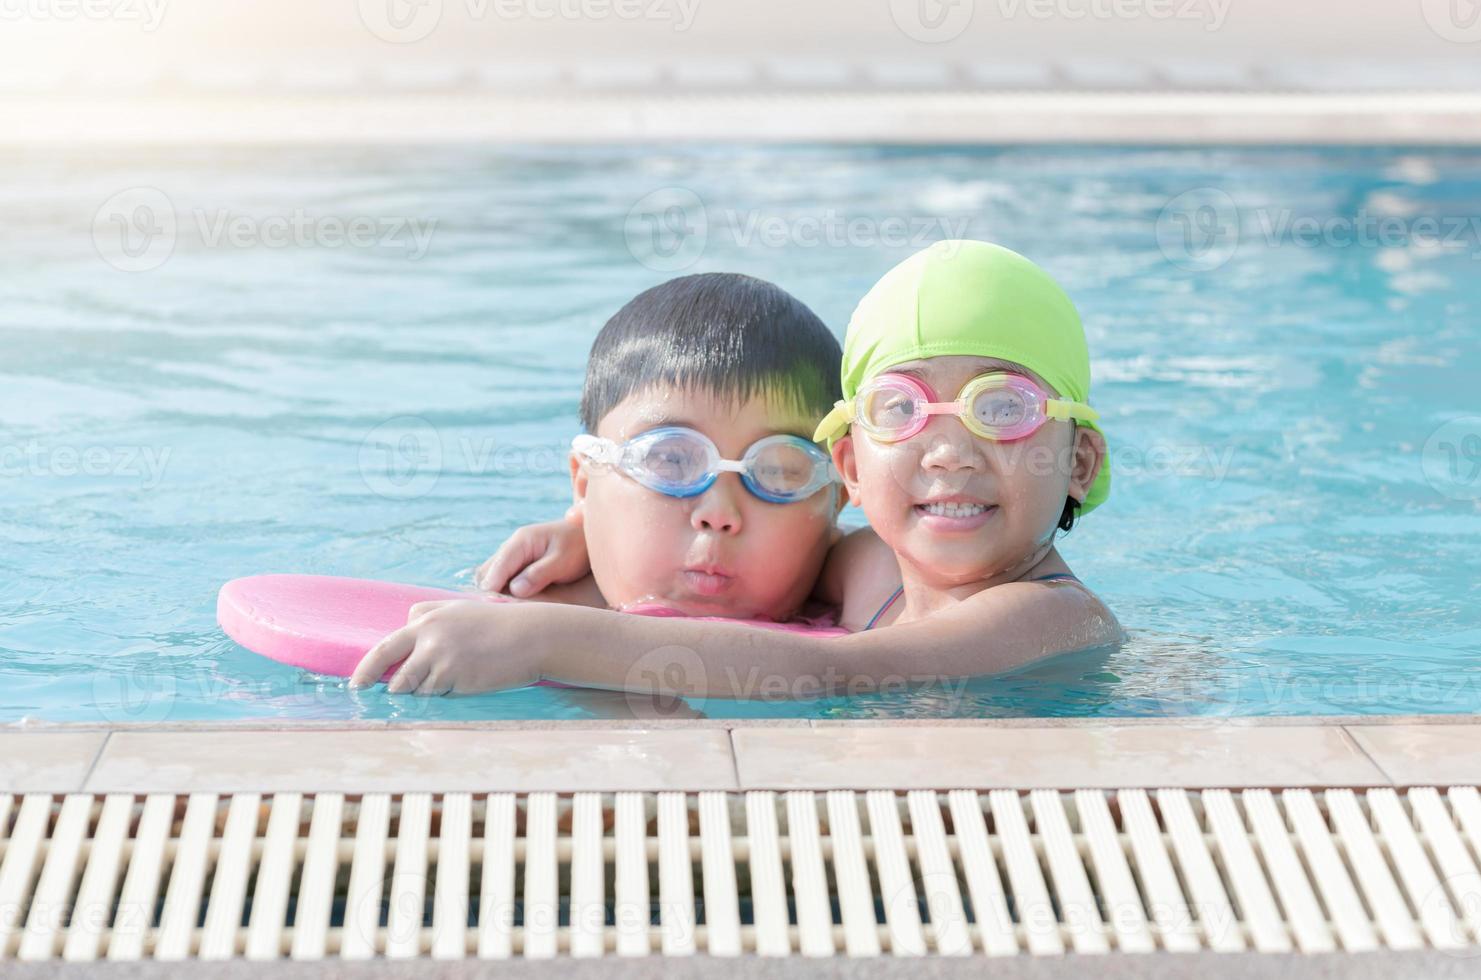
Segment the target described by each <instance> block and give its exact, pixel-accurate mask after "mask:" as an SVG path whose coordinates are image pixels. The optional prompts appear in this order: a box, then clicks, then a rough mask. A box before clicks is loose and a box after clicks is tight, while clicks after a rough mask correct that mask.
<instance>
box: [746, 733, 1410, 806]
mask: <svg viewBox="0 0 1481 980" xmlns="http://www.w3.org/2000/svg"><path fill="white" fill-rule="evenodd" d="M732 738H733V740H734V743H735V752H736V762H737V769H738V773H739V779H740V783H741V788H742V789H743V790H745V789H792V788H797V789H805V788H812V789H829V788H836V789H870V788H878V789H916V788H918V789H940V788H950V787H1003V788H1011V789H1040V788H1043V789H1070V788H1104V789H1111V788H1121V787H1145V788H1159V787H1181V788H1188V789H1194V788H1208V787H1230V788H1247V787H1256V786H1312V787H1337V786H1386V785H1388V784H1389V781H1388V778H1387V776H1386V775H1385V774H1384V772H1383V770H1382V769H1381V768H1379V767H1378V766H1377V765H1376V764H1374V762H1373V761H1372V760H1371V759H1369V758H1368V757H1367V755H1366V754H1365V753H1364V752H1363V750H1362V747H1361V746H1359V745H1358V744H1357V743H1355V742H1354V741H1353V740H1352V739H1350V738H1349V737H1348V736H1347V735H1346V733H1345V732H1343V731H1342V730H1341V728H1340V727H1337V726H1331V727H1322V728H1316V727H1310V726H1308V727H1292V728H1276V727H1266V728H1216V727H1200V728H1181V729H1176V730H1168V729H1165V728H1161V727H1148V726H1141V727H1137V726H1130V727H1128V726H1117V725H1104V726H1099V727H1096V728H1053V727H1045V728H1038V729H1034V728H1001V729H978V730H969V729H962V728H934V729H933V728H929V727H919V728H911V729H890V728H877V729H872V730H870V729H844V728H812V729H809V730H807V731H806V732H798V731H788V730H781V729H774V730H746V729H736V730H735V731H733V732H732Z"/></svg>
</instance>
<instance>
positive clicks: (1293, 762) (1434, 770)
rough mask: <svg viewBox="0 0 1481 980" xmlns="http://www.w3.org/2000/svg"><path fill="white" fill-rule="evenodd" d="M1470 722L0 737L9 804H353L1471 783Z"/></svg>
mask: <svg viewBox="0 0 1481 980" xmlns="http://www.w3.org/2000/svg"><path fill="white" fill-rule="evenodd" d="M1478 739H1481V716H1477V715H1462V716H1456V715H1439V716H1423V717H1393V718H1375V717H1362V718H1268V719H1267V718H1259V719H1204V720H1197V721H1188V720H1181V719H1161V718H1158V719H1145V720H1143V719H1114V720H1104V719H1098V720H1078V719H1076V720H1053V719H1012V720H980V721H935V722H930V721H919V722H917V721H898V722H890V721H880V722H872V721H871V722H864V721H807V720H795V721H761V722H747V721H708V720H675V721H639V722H620V721H600V722H584V721H567V722H484V723H462V724H446V725H419V726H416V727H407V726H401V725H393V724H390V723H384V722H381V723H360V724H350V725H347V724H344V723H313V724H297V725H272V724H262V723H257V724H234V725H221V724H213V725H193V724H184V723H181V724H164V725H139V726H127V725H125V726H114V727H90V726H72V725H41V726H28V727H24V728H19V727H10V728H7V729H3V730H0V792H7V793H24V792H52V793H67V792H89V793H108V792H133V793H146V792H170V793H186V792H192V791H207V792H218V793H232V792H247V791H254V792H279V791H294V790H297V791H305V792H328V791H338V792H346V793H359V792H376V791H381V792H413V791H418V790H427V791H435V792H449V791H460V790H461V791H478V792H494V791H518V792H532V791H542V790H543V791H555V792H574V791H618V790H644V791H656V790H665V789H675V790H678V789H682V790H690V791H694V790H752V789H774V790H788V789H831V788H848V789H855V790H862V789H870V788H888V789H897V790H904V789H942V788H951V787H976V788H983V789H990V788H999V787H1002V788H1014V789H1037V788H1061V789H1075V788H1096V787H1106V788H1110V787H1147V788H1155V787H1181V788H1188V789H1194V788H1211V787H1228V788H1247V787H1289V786H1306V787H1373V786H1396V787H1406V786H1435V785H1453V784H1469V785H1474V784H1478V783H1481V745H1478Z"/></svg>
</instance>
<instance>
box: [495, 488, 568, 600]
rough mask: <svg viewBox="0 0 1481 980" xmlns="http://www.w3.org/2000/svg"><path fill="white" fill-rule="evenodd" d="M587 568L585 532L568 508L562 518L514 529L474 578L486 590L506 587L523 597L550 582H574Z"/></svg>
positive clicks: (512, 592) (510, 591) (509, 591)
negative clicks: (564, 516)
mask: <svg viewBox="0 0 1481 980" xmlns="http://www.w3.org/2000/svg"><path fill="white" fill-rule="evenodd" d="M573 511H574V508H573ZM576 513H577V514H579V512H576ZM590 572H591V560H590V559H589V558H588V557H587V554H586V532H585V531H584V530H583V529H582V527H581V524H580V521H579V518H578V517H577V516H575V515H573V513H571V512H568V513H567V515H566V518H565V519H564V520H559V521H547V522H546V523H544V524H530V525H528V526H526V527H522V528H520V529H519V530H518V531H515V532H514V533H513V534H511V535H510V536H509V540H507V541H505V542H504V543H503V544H501V545H500V546H499V550H498V551H496V552H494V555H493V557H492V558H490V559H489V560H488V561H486V562H484V563H483V564H482V565H480V566H478V571H477V572H476V573H475V574H474V576H473V581H474V584H476V585H477V586H478V587H479V588H480V589H483V590H484V591H486V592H504V591H507V592H508V593H509V594H510V595H512V596H514V597H516V598H519V599H525V598H528V597H529V596H532V595H534V594H535V593H537V592H540V591H541V590H543V589H545V588H547V587H549V586H552V585H562V584H564V583H566V582H575V581H577V580H578V579H581V578H584V577H585V576H586V575H587V574H588V573H590Z"/></svg>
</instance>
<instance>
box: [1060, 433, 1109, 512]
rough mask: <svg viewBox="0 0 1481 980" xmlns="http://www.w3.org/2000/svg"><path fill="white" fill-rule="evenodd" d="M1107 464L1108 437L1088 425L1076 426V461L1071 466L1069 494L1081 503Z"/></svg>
mask: <svg viewBox="0 0 1481 980" xmlns="http://www.w3.org/2000/svg"><path fill="white" fill-rule="evenodd" d="M1105 463H1106V437H1105V436H1103V435H1101V434H1100V433H1099V432H1096V431H1095V430H1094V429H1092V428H1090V426H1088V425H1077V426H1075V449H1074V461H1073V462H1072V464H1071V466H1070V487H1069V493H1070V496H1071V497H1074V498H1075V499H1076V500H1078V501H1079V502H1081V503H1084V502H1085V498H1086V497H1087V496H1089V494H1090V487H1091V485H1092V484H1094V483H1095V478H1096V476H1097V475H1098V474H1099V473H1100V468H1101V467H1102V466H1104V465H1105Z"/></svg>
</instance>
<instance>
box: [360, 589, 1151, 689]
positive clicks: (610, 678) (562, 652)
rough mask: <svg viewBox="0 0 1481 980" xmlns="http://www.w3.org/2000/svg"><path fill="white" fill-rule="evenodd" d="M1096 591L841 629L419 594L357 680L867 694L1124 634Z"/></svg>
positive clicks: (1010, 595)
mask: <svg viewBox="0 0 1481 980" xmlns="http://www.w3.org/2000/svg"><path fill="white" fill-rule="evenodd" d="M1121 636H1122V634H1121V628H1120V625H1119V624H1118V623H1117V622H1116V619H1115V617H1114V616H1112V615H1111V613H1110V611H1109V610H1108V609H1106V607H1105V606H1104V605H1103V604H1102V603H1101V602H1100V600H1099V599H1097V598H1096V597H1095V596H1094V595H1092V594H1090V593H1089V592H1087V591H1086V590H1085V589H1083V588H1081V587H1080V586H1078V585H1074V584H1069V583H1052V584H1051V583H1045V582H1032V583H1031V582H1020V583H1011V584H1008V585H1002V586H998V587H996V588H992V589H987V590H985V591H983V592H979V593H978V594H976V595H974V596H971V597H969V598H967V599H964V600H962V601H961V602H959V603H957V604H956V605H955V606H953V607H951V608H949V609H944V610H941V611H940V612H937V613H935V614H933V615H932V616H930V617H929V618H928V619H924V620H920V621H917V622H914V623H907V624H900V625H895V626H891V627H888V628H886V629H881V630H870V631H868V632H863V633H854V634H851V635H849V636H843V637H817V636H808V635H806V634H799V633H786V632H780V631H773V630H762V629H756V628H755V627H747V626H741V625H732V624H729V623H717V622H696V621H693V620H684V619H678V618H674V619H669V618H663V619H657V618H650V617H647V616H631V615H624V614H621V613H614V612H609V611H607V610H597V609H582V608H575V607H566V606H549V605H535V604H529V603H509V604H503V605H491V604H486V603H481V602H466V601H457V600H454V601H450V602H441V603H422V604H419V605H418V606H416V607H414V608H413V610H412V621H411V622H410V623H409V624H408V625H407V626H406V627H404V628H403V629H401V630H398V631H396V632H395V633H393V634H391V635H390V636H388V637H387V638H386V639H384V640H382V641H381V642H380V643H379V644H377V645H376V647H375V648H374V649H372V650H371V651H370V652H369V653H368V654H366V656H365V659H364V660H363V661H361V663H360V666H359V667H358V668H356V671H355V675H354V677H353V679H352V683H353V684H355V685H364V684H370V683H374V681H375V679H376V678H378V677H380V676H381V675H382V674H383V673H385V671H386V670H387V669H388V668H389V667H391V666H393V665H394V664H396V663H397V662H400V661H405V662H404V663H403V664H402V667H401V669H400V670H399V671H398V672H397V674H396V676H395V677H394V678H393V679H392V681H391V683H390V684H389V686H388V690H389V691H390V692H391V693H397V694H400V693H422V694H443V693H447V692H450V691H452V692H458V693H473V692H477V691H487V690H497V689H501V688H505V687H511V686H518V685H521V684H528V683H533V681H535V680H539V679H545V680H555V681H562V682H565V683H569V684H577V685H581V686H585V687H598V688H607V689H612V690H628V691H635V692H640V693H648V694H668V695H685V696H693V697H715V698H739V699H751V698H759V699H784V698H810V697H819V696H823V695H828V694H863V693H869V692H871V691H878V690H881V689H891V688H895V687H899V686H901V685H905V684H913V683H929V682H932V681H939V680H941V679H943V678H950V677H969V676H975V675H981V674H992V673H997V672H1000V671H1004V670H1009V669H1012V668H1014V667H1019V666H1022V665H1023V664H1026V663H1029V662H1031V661H1034V660H1037V659H1040V658H1042V657H1046V656H1051V655H1053V654H1058V653H1065V652H1069V651H1071V650H1081V649H1085V648H1088V647H1094V646H1101V645H1104V644H1108V643H1114V642H1117V641H1118V640H1119V639H1121Z"/></svg>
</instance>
